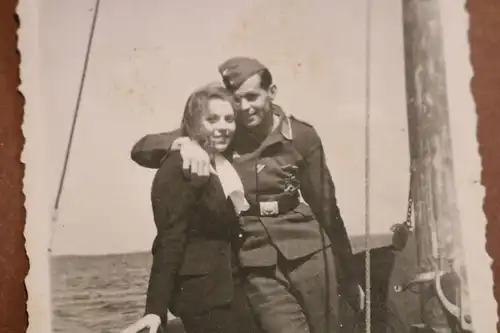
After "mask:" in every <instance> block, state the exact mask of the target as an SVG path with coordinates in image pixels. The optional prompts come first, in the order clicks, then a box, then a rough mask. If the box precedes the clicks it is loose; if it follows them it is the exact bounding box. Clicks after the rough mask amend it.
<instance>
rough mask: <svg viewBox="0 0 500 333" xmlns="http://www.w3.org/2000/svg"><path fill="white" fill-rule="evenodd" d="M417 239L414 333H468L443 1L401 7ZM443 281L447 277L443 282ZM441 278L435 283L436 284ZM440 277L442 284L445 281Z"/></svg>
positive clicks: (409, 1) (407, 0) (406, 1)
mask: <svg viewBox="0 0 500 333" xmlns="http://www.w3.org/2000/svg"><path fill="white" fill-rule="evenodd" d="M403 18H404V46H405V61H406V63H405V67H406V93H407V113H408V129H409V130H408V131H409V141H410V154H411V161H412V172H413V173H414V183H413V186H412V192H413V199H414V202H415V233H416V240H417V252H418V254H417V260H418V265H419V271H420V272H422V274H420V276H419V277H418V278H420V279H415V281H414V282H416V280H421V281H422V280H424V281H425V283H426V284H427V288H425V289H424V288H423V289H422V294H421V314H422V324H418V325H415V326H414V327H413V331H414V332H439V333H441V332H443V333H444V332H447V333H448V332H467V331H468V330H464V327H468V326H470V318H469V317H468V316H466V315H465V312H466V311H464V310H466V305H467V303H468V300H467V285H466V278H465V277H466V276H465V267H464V261H463V254H462V244H461V235H460V220H459V212H458V209H457V206H456V195H455V185H454V178H453V157H452V145H451V138H450V130H449V119H448V101H447V94H446V71H445V58H444V52H443V39H442V32H441V20H440V13H439V1H438V0H403ZM441 274H443V275H442V276H441ZM436 276H437V278H436ZM440 276H441V277H440Z"/></svg>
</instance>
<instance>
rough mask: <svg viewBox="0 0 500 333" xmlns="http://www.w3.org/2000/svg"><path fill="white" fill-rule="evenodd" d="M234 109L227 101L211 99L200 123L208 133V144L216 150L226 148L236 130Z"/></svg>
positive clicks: (219, 150)
mask: <svg viewBox="0 0 500 333" xmlns="http://www.w3.org/2000/svg"><path fill="white" fill-rule="evenodd" d="M234 118H235V117H234V110H233V107H232V105H231V103H229V102H228V101H225V100H221V99H211V100H210V101H209V102H208V109H207V111H206V112H205V113H204V114H203V115H202V119H201V123H202V125H203V127H204V129H205V131H206V132H207V133H208V135H209V137H208V138H209V146H210V147H211V148H212V149H213V150H214V151H216V152H223V151H224V150H226V149H227V147H228V146H229V144H230V143H231V140H232V138H233V136H234V131H235V130H236V123H235V121H234Z"/></svg>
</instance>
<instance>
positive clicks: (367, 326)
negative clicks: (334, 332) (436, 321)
mask: <svg viewBox="0 0 500 333" xmlns="http://www.w3.org/2000/svg"><path fill="white" fill-rule="evenodd" d="M365 24H366V31H365V33H366V39H365V43H366V45H365V50H366V55H365V70H366V72H365V299H364V301H365V332H366V333H370V332H371V290H370V289H371V267H370V265H371V257H370V246H371V245H370V94H371V89H370V88H371V84H370V83H371V82H370V60H371V59H370V58H371V52H370V51H371V40H370V35H371V34H370V28H371V1H370V0H366V23H365Z"/></svg>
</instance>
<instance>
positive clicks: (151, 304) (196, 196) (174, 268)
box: [146, 152, 239, 321]
mask: <svg viewBox="0 0 500 333" xmlns="http://www.w3.org/2000/svg"><path fill="white" fill-rule="evenodd" d="M151 201H152V205H153V214H154V221H155V224H156V228H157V236H156V238H155V240H154V243H153V249H152V252H153V265H152V268H151V276H150V281H149V287H148V292H147V301H146V314H150V313H154V314H157V315H159V316H160V317H161V318H162V320H163V321H165V320H166V314H167V310H170V312H172V313H173V314H175V315H176V316H180V317H182V316H183V315H189V314H196V313H200V312H203V311H207V310H210V309H212V308H214V307H216V306H220V305H225V304H228V303H229V302H230V301H231V299H232V297H233V280H232V279H233V277H232V271H233V267H234V265H235V263H234V261H235V260H234V259H235V257H234V253H235V251H234V247H233V245H234V244H235V242H236V240H237V234H238V231H239V228H238V220H237V216H236V213H235V211H234V206H233V205H232V203H231V201H230V199H226V197H225V195H224V192H223V189H222V186H221V184H220V181H219V179H218V177H217V176H215V175H211V176H210V177H209V180H208V182H206V183H205V184H204V185H202V186H194V185H192V184H191V183H190V181H189V180H187V179H186V178H185V177H184V176H183V173H182V160H181V157H180V154H179V153H178V152H175V153H172V154H171V155H169V157H168V158H167V159H166V160H165V161H164V162H163V163H162V165H161V167H160V168H159V170H158V171H157V173H156V176H155V178H154V181H153V186H152V191H151ZM232 241H234V242H232Z"/></svg>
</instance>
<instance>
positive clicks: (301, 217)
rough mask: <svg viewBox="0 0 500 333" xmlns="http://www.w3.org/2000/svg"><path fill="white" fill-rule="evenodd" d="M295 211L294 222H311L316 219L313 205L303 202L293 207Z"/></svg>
mask: <svg viewBox="0 0 500 333" xmlns="http://www.w3.org/2000/svg"><path fill="white" fill-rule="evenodd" d="M293 213H295V214H294V215H295V216H294V218H293V220H294V222H309V221H312V220H314V219H315V217H314V214H313V212H312V210H311V207H309V205H307V204H305V203H303V202H301V203H299V204H298V206H297V207H295V208H294V209H293Z"/></svg>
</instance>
